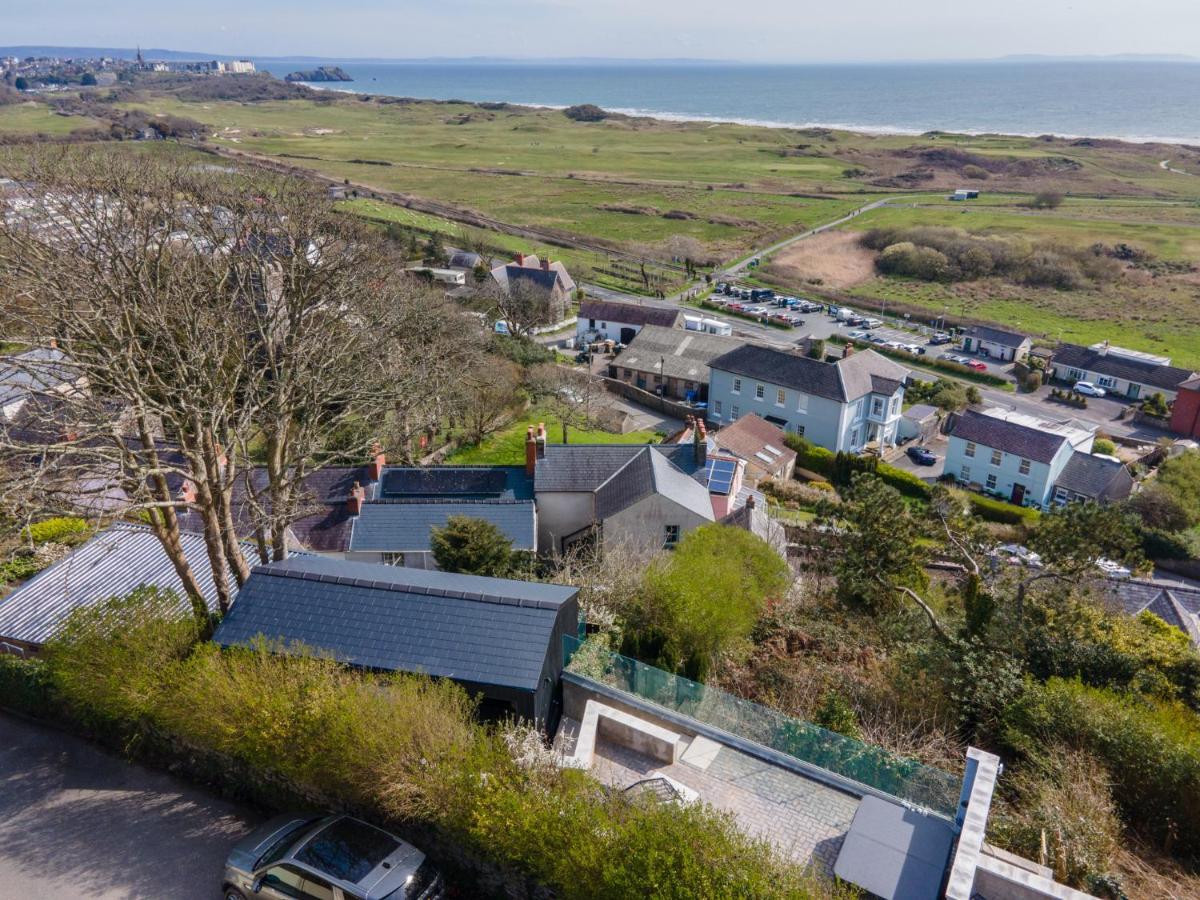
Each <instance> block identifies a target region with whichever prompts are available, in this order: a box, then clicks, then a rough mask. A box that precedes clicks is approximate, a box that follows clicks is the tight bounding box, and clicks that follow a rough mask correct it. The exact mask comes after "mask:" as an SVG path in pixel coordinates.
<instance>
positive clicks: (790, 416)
mask: <svg viewBox="0 0 1200 900" xmlns="http://www.w3.org/2000/svg"><path fill="white" fill-rule="evenodd" d="M708 367H709V382H708V420H709V421H710V422H713V423H714V424H717V425H728V424H730V423H732V422H736V421H737V420H738V419H739V418H740V417H741V416H743V415H747V414H750V413H754V414H755V415H758V416H761V417H762V418H763V419H766V420H767V421H768V422H770V423H771V424H773V425H776V426H778V427H779V428H782V429H783V430H784V431H789V432H791V433H793V434H799V435H801V436H803V437H805V438H807V439H808V440H810V441H812V442H813V443H814V444H816V445H817V446H819V447H824V448H826V449H827V450H833V451H839V450H841V451H845V452H847V453H860V452H862V451H863V450H864V449H870V448H872V447H876V448H883V447H892V446H895V444H896V438H897V433H898V429H899V425H900V416H901V406H902V405H903V402H904V383H905V381H906V380H907V378H908V375H909V372H908V370H907V369H905V368H904V367H903V366H900V365H898V364H897V363H894V362H892V361H891V360H890V359H887V358H885V357H883V356H880V355H879V354H878V353H875V352H873V351H871V350H864V351H860V352H857V353H854V352H850V351H849V350H848V351H847V355H846V356H845V357H843V358H842V359H840V360H837V361H836V362H825V361H823V360H818V359H810V358H809V357H807V356H802V355H800V354H799V353H792V352H788V351H786V350H775V349H772V348H769V347H755V346H751V345H749V344H747V345H743V346H741V347H738V348H737V349H735V350H731V351H730V352H729V353H726V354H724V355H722V356H719V357H717V358H716V359H713V360H710V361H709V364H708Z"/></svg>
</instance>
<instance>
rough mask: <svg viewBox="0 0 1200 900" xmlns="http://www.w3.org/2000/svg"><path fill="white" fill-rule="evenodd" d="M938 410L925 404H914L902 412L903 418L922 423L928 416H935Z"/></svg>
mask: <svg viewBox="0 0 1200 900" xmlns="http://www.w3.org/2000/svg"><path fill="white" fill-rule="evenodd" d="M937 414H938V408H937V407H936V406H930V405H928V404H926V403H914V404H913V405H912V406H910V407H909V408H908V409H906V410H905V411H904V418H906V419H911V420H912V421H914V422H924V421H925V420H926V419H928V418H929V417H930V416H936V415H937Z"/></svg>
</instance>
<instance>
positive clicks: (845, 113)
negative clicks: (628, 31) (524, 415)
mask: <svg viewBox="0 0 1200 900" xmlns="http://www.w3.org/2000/svg"><path fill="white" fill-rule="evenodd" d="M255 62H256V65H257V66H258V67H259V68H260V69H263V70H265V71H268V72H270V73H271V74H272V75H275V76H277V77H280V78H282V77H283V76H285V75H287V74H288V73H290V72H293V71H297V70H301V69H311V68H313V66H314V62H313V61H312V60H304V59H295V60H280V59H261V60H255ZM319 64H321V65H338V66H341V67H342V68H343V69H344V70H345V71H346V72H347V73H348V74H349V75H350V76H351V77H353V78H354V81H352V82H332V83H328V82H327V83H319V84H314V85H312V87H316V88H321V89H326V90H339V91H349V92H353V93H368V94H381V95H386V96H400V97H415V98H420V99H429V100H466V101H472V102H505V103H513V104H518V105H524V106H542V107H549V108H562V107H566V106H571V105H574V104H577V103H594V104H596V105H597V106H602V107H604V108H605V109H608V110H611V111H613V112H618V113H624V114H627V115H635V116H651V117H655V118H659V119H664V120H668V121H711V122H731V123H738V124H746V125H760V126H766V127H775V128H833V129H840V130H846V131H858V132H866V133H876V134H912V135H918V134H924V133H926V132H929V131H952V132H957V133H963V134H1012V135H1025V136H1036V135H1041V134H1054V135H1058V136H1060V137H1069V138H1083V137H1090V138H1115V139H1120V140H1127V141H1138V142H1161V143H1173V144H1192V143H1195V144H1200V104H1197V103H1196V102H1195V98H1196V97H1200V63H1194V62H1174V61H1161V62H1160V61H1071V62H1054V61H1051V62H1043V61H1033V62H1030V61H1020V62H1016V61H989V62H944V63H878V64H861V63H830V64H819V65H817V64H813V65H750V64H725V63H713V64H705V63H693V62H689V63H686V64H678V65H674V64H671V63H663V62H657V63H653V64H645V63H642V64H639V63H630V64H621V63H616V62H605V63H602V64H588V63H571V64H548V63H538V64H522V63H508V62H505V63H477V62H458V63H455V62H437V63H425V62H396V63H363V62H357V61H354V60H346V61H338V60H322V61H321V62H320V63H319Z"/></svg>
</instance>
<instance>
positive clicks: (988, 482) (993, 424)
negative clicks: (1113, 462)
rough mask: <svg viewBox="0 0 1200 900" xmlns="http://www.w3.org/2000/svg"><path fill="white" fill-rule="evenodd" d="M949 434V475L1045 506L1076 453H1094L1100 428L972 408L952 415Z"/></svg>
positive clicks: (1013, 498)
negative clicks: (1097, 430) (1094, 443)
mask: <svg viewBox="0 0 1200 900" xmlns="http://www.w3.org/2000/svg"><path fill="white" fill-rule="evenodd" d="M947 434H948V437H949V446H948V447H947V449H946V468H945V471H946V474H947V475H953V476H954V477H955V479H957V480H958V483H959V484H961V485H963V486H964V487H969V488H971V489H973V490H978V491H981V492H983V493H986V494H991V495H992V496H995V497H1000V498H1002V499H1004V500H1007V501H1009V502H1010V503H1014V504H1016V505H1017V506H1036V507H1042V508H1044V507H1046V506H1048V505H1049V504H1050V502H1051V500H1052V499H1053V498H1054V494H1055V486H1056V485H1057V484H1058V483H1059V482H1060V480H1062V479H1063V476H1064V473H1065V472H1067V470H1068V466H1069V465H1070V464H1071V462H1072V460H1073V459H1074V457H1075V456H1076V454H1082V455H1085V456H1086V455H1088V454H1090V453H1091V450H1092V443H1093V441H1094V440H1095V437H1096V426H1094V425H1084V424H1082V423H1080V422H1076V421H1074V420H1067V421H1065V422H1044V421H1041V420H1039V419H1037V418H1035V417H1033V416H1027V415H1024V414H1022V413H1015V412H1009V411H1008V410H1004V409H988V410H984V411H982V412H981V411H979V410H974V409H968V410H966V411H965V412H963V413H960V414H958V415H956V416H953V417H951V421H950V423H949V426H948V429H947Z"/></svg>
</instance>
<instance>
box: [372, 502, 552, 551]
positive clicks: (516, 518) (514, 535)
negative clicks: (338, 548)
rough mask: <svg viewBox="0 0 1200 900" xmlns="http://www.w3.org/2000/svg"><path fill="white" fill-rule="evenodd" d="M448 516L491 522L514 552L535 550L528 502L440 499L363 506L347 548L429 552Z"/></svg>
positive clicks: (530, 510) (532, 515)
mask: <svg viewBox="0 0 1200 900" xmlns="http://www.w3.org/2000/svg"><path fill="white" fill-rule="evenodd" d="M451 516H469V517H470V518H472V519H482V520H484V521H485V522H491V523H492V524H493V525H495V526H496V527H497V528H499V529H500V531H502V532H503V533H504V536H505V537H507V538H508V539H509V540H511V541H512V543H513V549H515V550H533V549H535V544H536V542H535V540H534V533H535V531H536V528H535V519H534V512H533V501H532V500H478V501H472V500H443V501H425V502H422V501H410V500H405V501H389V500H381V501H376V502H374V503H364V504H363V507H362V512H361V513H360V514H359V516H358V517H357V518H356V519H355V520H354V527H353V530H352V531H351V534H350V549H351V550H360V551H378V552H393V553H399V552H404V551H408V552H415V551H427V550H429V549H430V546H429V542H430V536H431V532H432V530H433V529H434V528H445V527H446V521H447V520H448V519H449V518H450V517H451Z"/></svg>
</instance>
